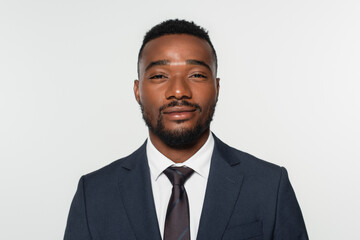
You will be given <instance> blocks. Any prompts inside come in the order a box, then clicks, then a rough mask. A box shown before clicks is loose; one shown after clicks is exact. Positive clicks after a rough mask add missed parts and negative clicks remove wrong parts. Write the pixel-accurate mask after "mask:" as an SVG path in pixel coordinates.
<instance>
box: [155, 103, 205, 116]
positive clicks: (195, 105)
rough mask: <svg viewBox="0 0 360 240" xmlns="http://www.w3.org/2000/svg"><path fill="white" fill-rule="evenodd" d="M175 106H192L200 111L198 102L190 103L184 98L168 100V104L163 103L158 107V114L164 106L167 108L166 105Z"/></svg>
mask: <svg viewBox="0 0 360 240" xmlns="http://www.w3.org/2000/svg"><path fill="white" fill-rule="evenodd" d="M177 106H187V107H193V108H195V109H197V110H199V111H200V112H202V108H201V107H200V105H199V104H197V103H190V102H188V101H186V100H181V101H172V102H170V103H168V104H165V105H163V106H161V107H160V108H159V114H160V113H161V112H162V111H164V110H165V109H166V108H168V107H177Z"/></svg>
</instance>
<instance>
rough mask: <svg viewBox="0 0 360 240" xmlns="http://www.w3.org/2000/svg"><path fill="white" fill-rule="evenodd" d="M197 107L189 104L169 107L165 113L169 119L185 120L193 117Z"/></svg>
mask: <svg viewBox="0 0 360 240" xmlns="http://www.w3.org/2000/svg"><path fill="white" fill-rule="evenodd" d="M196 110H197V109H196V108H194V107H188V106H176V107H168V108H166V109H165V110H164V111H163V114H164V116H165V117H166V118H168V119H169V120H174V121H184V120H188V119H190V118H192V117H193V116H194V114H195V111H196Z"/></svg>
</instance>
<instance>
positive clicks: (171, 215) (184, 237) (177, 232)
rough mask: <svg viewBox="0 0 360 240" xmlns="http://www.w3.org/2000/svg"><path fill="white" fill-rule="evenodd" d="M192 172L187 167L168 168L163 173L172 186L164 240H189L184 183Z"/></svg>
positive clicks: (187, 210)
mask: <svg viewBox="0 0 360 240" xmlns="http://www.w3.org/2000/svg"><path fill="white" fill-rule="evenodd" d="M193 172H194V170H192V169H191V168H187V167H168V168H167V169H165V171H164V173H165V175H166V176H167V177H168V178H169V180H170V182H171V183H172V185H173V188H172V194H171V197H170V201H169V205H168V209H167V212H166V218H165V230H164V240H190V220H189V202H188V198H187V195H186V191H185V188H184V183H185V181H186V180H187V179H188V178H189V177H190V176H191V174H193Z"/></svg>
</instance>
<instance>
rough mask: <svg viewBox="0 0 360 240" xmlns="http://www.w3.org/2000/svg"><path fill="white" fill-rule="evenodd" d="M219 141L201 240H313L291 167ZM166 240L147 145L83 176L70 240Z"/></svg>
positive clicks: (67, 238)
mask: <svg viewBox="0 0 360 240" xmlns="http://www.w3.org/2000/svg"><path fill="white" fill-rule="evenodd" d="M214 138H215V147H214V152H213V156H212V159H211V166H210V173H209V179H208V184H207V189H206V194H205V200H204V205H203V209H202V215H201V219H200V225H199V230H198V235H197V239H198V240H220V239H223V240H230V239H234V240H235V239H236V240H240V239H243V240H245V239H246V240H260V239H261V240H306V239H308V236H307V233H306V229H305V224H304V220H303V217H302V214H301V210H300V208H299V205H298V202H297V200H296V197H295V194H294V191H293V189H292V187H291V185H290V182H289V179H288V175H287V172H286V170H285V168H281V167H279V166H276V165H274V164H271V163H268V162H265V161H262V160H260V159H257V158H255V157H253V156H251V155H249V154H247V153H244V152H241V151H238V150H236V149H234V148H231V147H229V146H228V145H226V144H225V143H223V142H221V141H220V140H219V139H218V138H216V137H215V136H214ZM135 239H137V240H147V239H149V240H160V239H161V236H160V231H159V227H158V221H157V217H156V211H155V205H154V200H153V195H152V189H151V181H150V172H149V166H148V162H147V157H146V144H144V145H142V146H141V147H140V148H139V149H138V150H137V151H135V152H134V153H132V154H131V155H129V156H128V157H125V158H123V159H120V160H118V161H115V162H113V163H111V164H110V165H108V166H106V167H104V168H102V169H100V170H98V171H95V172H93V173H90V174H88V175H85V176H83V177H82V178H81V179H80V182H79V186H78V189H77V192H76V194H75V197H74V199H73V202H72V205H71V209H70V213H69V217H68V222H67V227H66V230H65V236H64V240H135Z"/></svg>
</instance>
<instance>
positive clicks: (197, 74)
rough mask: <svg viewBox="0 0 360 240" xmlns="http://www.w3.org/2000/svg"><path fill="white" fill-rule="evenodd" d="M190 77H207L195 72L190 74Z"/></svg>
mask: <svg viewBox="0 0 360 240" xmlns="http://www.w3.org/2000/svg"><path fill="white" fill-rule="evenodd" d="M190 78H207V77H206V76H205V75H203V74H201V73H195V74H192V75H190Z"/></svg>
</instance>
